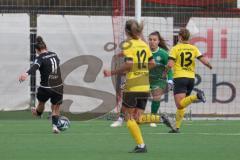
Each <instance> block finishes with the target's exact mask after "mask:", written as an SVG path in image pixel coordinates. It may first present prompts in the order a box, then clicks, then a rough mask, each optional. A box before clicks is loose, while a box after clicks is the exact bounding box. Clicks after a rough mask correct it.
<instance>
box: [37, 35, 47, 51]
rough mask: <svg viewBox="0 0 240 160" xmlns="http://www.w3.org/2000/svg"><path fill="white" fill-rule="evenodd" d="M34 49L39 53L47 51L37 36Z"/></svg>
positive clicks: (41, 39)
mask: <svg viewBox="0 0 240 160" xmlns="http://www.w3.org/2000/svg"><path fill="white" fill-rule="evenodd" d="M35 49H37V50H39V51H41V50H43V49H47V46H46V44H45V42H44V41H43V38H42V37H41V36H37V38H36V44H35Z"/></svg>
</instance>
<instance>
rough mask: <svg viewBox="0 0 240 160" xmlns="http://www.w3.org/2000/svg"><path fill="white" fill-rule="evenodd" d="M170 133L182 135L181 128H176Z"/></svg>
mask: <svg viewBox="0 0 240 160" xmlns="http://www.w3.org/2000/svg"><path fill="white" fill-rule="evenodd" d="M168 133H180V130H179V128H176V129H172V130H170V131H169V132H168Z"/></svg>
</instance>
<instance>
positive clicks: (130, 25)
mask: <svg viewBox="0 0 240 160" xmlns="http://www.w3.org/2000/svg"><path fill="white" fill-rule="evenodd" d="M125 31H126V33H127V34H128V35H129V36H130V37H132V38H133V39H138V38H139V36H140V35H141V34H142V31H143V23H140V24H139V23H138V22H137V21H136V20H134V19H130V20H127V21H126V25H125Z"/></svg>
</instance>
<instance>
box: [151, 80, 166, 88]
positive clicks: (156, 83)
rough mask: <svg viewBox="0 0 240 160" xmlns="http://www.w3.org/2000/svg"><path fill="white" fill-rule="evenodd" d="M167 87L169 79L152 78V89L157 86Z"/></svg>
mask: <svg viewBox="0 0 240 160" xmlns="http://www.w3.org/2000/svg"><path fill="white" fill-rule="evenodd" d="M166 87H167V81H166V80H151V79H150V89H151V90H154V89H157V88H160V89H163V90H164V89H165V88H166Z"/></svg>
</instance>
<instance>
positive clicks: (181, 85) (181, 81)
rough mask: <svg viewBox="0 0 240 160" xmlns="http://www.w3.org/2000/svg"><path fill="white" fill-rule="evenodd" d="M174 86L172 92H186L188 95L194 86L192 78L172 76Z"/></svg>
mask: <svg viewBox="0 0 240 160" xmlns="http://www.w3.org/2000/svg"><path fill="white" fill-rule="evenodd" d="M173 82H174V88H173V93H174V95H175V94H179V93H186V95H187V96H189V95H190V94H191V92H192V90H193V88H194V78H186V77H181V78H174V79H173Z"/></svg>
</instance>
